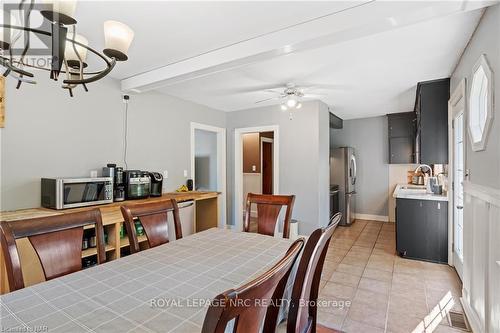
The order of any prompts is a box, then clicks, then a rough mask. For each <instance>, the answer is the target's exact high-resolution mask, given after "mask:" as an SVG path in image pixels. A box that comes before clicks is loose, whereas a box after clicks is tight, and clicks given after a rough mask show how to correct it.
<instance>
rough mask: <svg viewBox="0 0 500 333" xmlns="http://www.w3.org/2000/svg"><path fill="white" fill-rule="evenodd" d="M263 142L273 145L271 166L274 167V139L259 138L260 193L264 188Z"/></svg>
mask: <svg viewBox="0 0 500 333" xmlns="http://www.w3.org/2000/svg"><path fill="white" fill-rule="evenodd" d="M264 142H266V143H272V144H273V165H274V139H271V138H266V137H261V138H260V174H261V179H260V189H261V193H262V192H263V189H264V186H263V183H264V158H263V157H264V154H263V147H264ZM273 182H274V170H273ZM273 194H274V184H273Z"/></svg>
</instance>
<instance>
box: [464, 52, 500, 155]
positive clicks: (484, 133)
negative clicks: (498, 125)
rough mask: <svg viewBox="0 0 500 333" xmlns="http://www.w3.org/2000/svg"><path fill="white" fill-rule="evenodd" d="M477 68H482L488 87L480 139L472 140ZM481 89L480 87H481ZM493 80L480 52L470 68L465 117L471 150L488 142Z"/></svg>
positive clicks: (482, 146)
mask: <svg viewBox="0 0 500 333" xmlns="http://www.w3.org/2000/svg"><path fill="white" fill-rule="evenodd" d="M479 69H482V70H483V72H484V74H485V76H486V79H487V80H488V87H487V94H488V95H487V98H486V101H487V106H486V120H485V123H484V129H483V131H482V133H481V139H480V140H479V141H476V142H475V141H474V136H473V134H472V133H473V131H475V130H476V129H474V127H475V126H476V124H473V123H472V119H473V117H472V112H473V110H474V109H476V108H475V105H477V102H478V101H477V100H473V97H475V96H477V95H476V94H473V90H474V82H475V80H474V79H475V75H476V73H477V71H478V70H479ZM481 91H482V89H481ZM494 93H495V89H494V82H493V71H492V70H491V67H490V65H489V63H488V60H487V59H486V55H485V54H481V56H480V57H479V59H478V60H477V62H476V63H475V64H474V67H473V69H472V76H471V85H470V93H469V107H468V119H467V129H468V132H469V139H470V142H471V148H472V150H473V151H482V150H485V149H486V145H487V142H488V136H489V133H490V129H491V125H492V123H493V118H494V101H495V98H494ZM477 117H478V115H475V117H474V118H477Z"/></svg>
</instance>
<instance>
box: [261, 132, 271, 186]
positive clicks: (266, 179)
mask: <svg viewBox="0 0 500 333" xmlns="http://www.w3.org/2000/svg"><path fill="white" fill-rule="evenodd" d="M262 194H273V143H272V142H266V141H262Z"/></svg>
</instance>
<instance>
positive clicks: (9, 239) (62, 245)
mask: <svg viewBox="0 0 500 333" xmlns="http://www.w3.org/2000/svg"><path fill="white" fill-rule="evenodd" d="M88 225H94V227H95V234H96V247H97V262H98V263H103V262H105V261H106V252H105V244H104V229H103V226H102V219H101V212H100V211H99V209H92V210H89V211H83V212H76V213H66V214H60V215H55V216H47V217H40V218H33V219H25V220H16V221H2V222H0V238H1V243H2V251H3V254H4V258H5V267H6V270H7V279H8V281H9V289H10V291H14V290H18V289H22V288H24V280H23V273H22V268H21V260H20V255H19V251H18V248H17V244H16V240H17V239H21V238H27V239H28V240H29V242H30V243H31V245H32V246H33V249H34V250H35V252H36V254H37V256H38V258H39V260H40V264H41V266H42V269H43V273H44V276H45V279H46V280H51V279H54V278H56V277H59V276H63V275H66V274H69V273H73V272H76V271H79V270H81V269H82V241H83V229H84V227H85V226H88Z"/></svg>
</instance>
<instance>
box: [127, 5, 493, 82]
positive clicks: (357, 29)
mask: <svg viewBox="0 0 500 333" xmlns="http://www.w3.org/2000/svg"><path fill="white" fill-rule="evenodd" d="M494 3H496V2H495V1H438V2H430V1H409V2H406V1H398V2H393V1H390V2H386V1H381V2H374V1H368V2H362V3H356V5H354V6H353V7H350V8H348V9H345V10H341V11H339V12H336V13H333V14H331V15H326V16H323V17H321V18H318V19H315V20H309V21H307V22H306V23H303V24H297V25H294V26H292V27H290V28H286V29H282V30H279V31H276V32H272V33H269V34H266V35H263V36H259V37H256V38H253V39H249V40H246V41H243V42H240V43H235V44H232V45H230V46H227V47H223V48H220V49H217V50H213V51H210V52H207V53H204V54H201V55H198V56H195V57H192V58H189V59H185V60H181V61H178V62H175V63H172V64H168V65H166V66H162V67H160V68H157V69H154V70H151V71H148V72H145V73H141V74H138V75H135V76H132V77H129V78H126V79H124V80H122V81H121V88H122V90H123V91H125V92H144V91H149V90H154V89H157V88H160V87H164V86H168V85H173V84H175V83H178V82H182V81H186V80H191V79H194V78H198V77H202V76H206V75H210V74H213V73H217V72H221V71H227V70H231V69H235V68H238V67H242V66H246V65H250V64H253V63H257V62H261V61H265V60H268V59H272V58H275V57H279V56H284V55H287V54H291V53H297V52H302V51H305V50H311V49H315V48H320V47H324V46H327V45H332V44H338V43H341V42H344V41H348V40H353V39H357V38H362V37H366V36H369V35H372V34H377V33H381V32H384V31H388V30H392V29H397V28H400V27H404V26H407V25H411V24H415V23H419V22H423V21H427V20H431V19H435V18H439V17H443V16H447V15H452V14H457V13H460V12H466V11H470V10H474V9H479V8H483V7H486V6H489V5H492V4H494Z"/></svg>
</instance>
